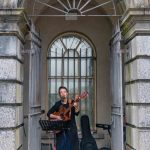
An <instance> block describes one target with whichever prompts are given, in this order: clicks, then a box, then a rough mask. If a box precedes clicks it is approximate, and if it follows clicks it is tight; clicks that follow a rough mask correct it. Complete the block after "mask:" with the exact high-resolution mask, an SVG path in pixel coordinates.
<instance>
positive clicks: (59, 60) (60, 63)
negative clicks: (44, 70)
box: [57, 59, 62, 76]
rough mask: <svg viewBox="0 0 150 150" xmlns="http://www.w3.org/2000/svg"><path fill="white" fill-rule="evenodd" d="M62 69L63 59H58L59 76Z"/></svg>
mask: <svg viewBox="0 0 150 150" xmlns="http://www.w3.org/2000/svg"><path fill="white" fill-rule="evenodd" d="M61 71H62V60H61V59H57V76H61Z"/></svg>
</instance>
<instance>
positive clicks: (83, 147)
mask: <svg viewBox="0 0 150 150" xmlns="http://www.w3.org/2000/svg"><path fill="white" fill-rule="evenodd" d="M81 131H82V139H81V143H80V150H98V148H97V144H96V141H95V139H94V138H93V136H92V134H91V130H90V123H89V117H88V116H87V115H83V116H81Z"/></svg>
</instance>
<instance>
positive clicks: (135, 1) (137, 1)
mask: <svg viewBox="0 0 150 150" xmlns="http://www.w3.org/2000/svg"><path fill="white" fill-rule="evenodd" d="M125 4H126V6H127V7H128V8H143V7H149V6H150V4H149V0H125Z"/></svg>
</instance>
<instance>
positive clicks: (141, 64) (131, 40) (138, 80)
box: [122, 0, 150, 150]
mask: <svg viewBox="0 0 150 150" xmlns="http://www.w3.org/2000/svg"><path fill="white" fill-rule="evenodd" d="M126 1H127V0H126ZM132 2H133V1H132ZM134 2H136V1H135V0H134ZM141 2H144V3H143V5H145V4H146V3H145V2H147V1H146V0H145V1H143V0H141ZM138 4H139V3H138ZM143 5H138V6H141V7H143ZM144 7H146V6H144ZM122 33H123V36H124V38H125V44H126V54H125V64H124V65H125V73H124V77H125V101H126V121H127V125H126V127H127V128H126V150H133V149H134V150H149V149H150V12H149V11H148V10H147V9H146V8H128V10H127V12H126V13H125V14H124V16H123V19H122Z"/></svg>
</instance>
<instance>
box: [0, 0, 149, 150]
mask: <svg viewBox="0 0 150 150" xmlns="http://www.w3.org/2000/svg"><path fill="white" fill-rule="evenodd" d="M22 4H23V1H22V0H1V1H0V7H1V9H0V120H1V121H0V150H19V149H24V150H27V149H28V150H30V148H31V149H32V150H34V149H36V150H37V149H39V144H40V142H41V141H40V139H39V137H40V131H39V130H40V128H39V125H38V120H39V116H37V114H38V115H39V114H40V113H39V112H40V110H41V108H40V101H39V98H38V96H39V86H40V85H39V84H37V83H38V82H37V81H38V80H39V68H38V67H39V65H40V64H39V61H40V60H39V55H40V53H39V51H40V40H39V35H36V34H35V33H32V34H31V37H30V39H29V40H30V44H31V41H32V42H33V43H32V46H31V45H30V50H31V49H32V50H33V51H30V54H29V55H30V57H29V56H27V55H26V56H24V57H23V56H22V52H24V53H26V52H27V53H28V51H25V50H24V46H25V38H24V37H25V34H26V32H27V31H28V30H29V28H28V22H27V19H26V17H25V16H26V15H25V13H24V9H21V8H19V7H21V6H22ZM124 4H125V6H126V9H125V12H124V14H123V16H122V19H121V30H122V36H123V38H124V44H125V47H126V53H125V57H124V60H125V61H124V71H125V72H124V85H125V102H126V105H125V108H126V123H127V125H126V150H133V149H134V150H149V149H150V92H149V89H150V44H149V43H150V21H149V20H150V12H149V6H150V2H149V0H124ZM26 42H27V41H26ZM33 47H34V48H33ZM35 49H36V51H34V50H35ZM36 55H37V57H36ZM24 58H25V59H26V64H25V65H24V62H25V61H24ZM30 58H31V59H32V60H30ZM28 61H29V62H28ZM28 64H29V66H30V67H31V66H34V67H33V68H34V70H32V69H33V68H30V70H28V71H29V74H30V76H29V79H27V80H30V79H31V77H32V82H31V80H30V83H29V85H28V84H26V83H25V84H23V82H24V76H23V75H24V72H23V70H24V68H23V67H24V66H26V67H27V66H28ZM31 70H32V71H31ZM34 77H35V79H34V80H33V78H34ZM24 85H25V86H26V87H24ZM33 86H34V88H33ZM28 87H29V88H30V89H32V90H33V89H34V91H30V93H29V95H28V99H27V100H28V101H27V103H25V105H24V104H23V101H25V100H24V97H23V95H24V93H23V91H24V90H23V89H24V88H26V89H27V88H28ZM35 93H36V94H35ZM30 99H32V101H30ZM30 102H32V104H31V105H32V107H30ZM23 107H26V110H27V112H25V113H26V114H27V116H25V117H26V118H25V119H24V117H23V111H24V110H23ZM33 116H34V117H33ZM23 120H24V121H23ZM23 123H25V128H26V131H27V133H28V134H30V135H31V136H30V137H29V138H28V139H25V140H24V139H23V134H24V133H23V130H24V128H23ZM32 135H33V136H34V137H38V138H37V139H35V138H32ZM23 144H24V145H25V146H24V148H23Z"/></svg>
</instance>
